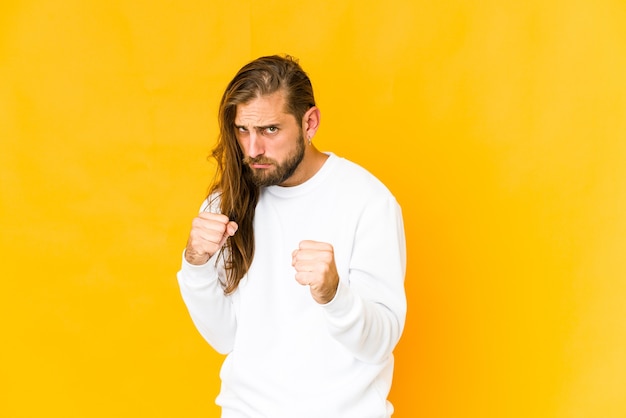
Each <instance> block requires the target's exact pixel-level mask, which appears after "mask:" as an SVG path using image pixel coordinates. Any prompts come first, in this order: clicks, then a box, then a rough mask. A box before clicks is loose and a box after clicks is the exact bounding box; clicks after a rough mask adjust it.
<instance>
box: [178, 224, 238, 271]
mask: <svg viewBox="0 0 626 418" xmlns="http://www.w3.org/2000/svg"><path fill="white" fill-rule="evenodd" d="M237 228H238V225H237V224H236V223H235V222H233V221H230V220H229V219H228V216H225V215H221V214H219V213H210V212H201V213H200V214H198V216H196V217H195V218H194V220H193V222H192V223H191V232H190V233H189V241H187V248H186V250H185V260H187V262H188V263H189V264H195V265H201V264H204V263H206V262H207V261H208V260H209V258H211V256H212V255H213V254H215V253H216V252H218V251H219V250H220V248H222V246H223V245H224V243H225V242H226V240H227V239H228V238H229V237H232V236H233V235H235V232H237Z"/></svg>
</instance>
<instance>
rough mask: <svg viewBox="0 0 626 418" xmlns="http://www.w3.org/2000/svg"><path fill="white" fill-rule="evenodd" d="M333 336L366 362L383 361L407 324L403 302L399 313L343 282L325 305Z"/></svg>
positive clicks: (329, 327)
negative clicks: (369, 298) (367, 298)
mask: <svg viewBox="0 0 626 418" xmlns="http://www.w3.org/2000/svg"><path fill="white" fill-rule="evenodd" d="M323 309H324V312H325V314H326V315H325V316H326V319H327V324H328V329H329V332H330V334H331V335H332V336H333V337H334V338H335V339H336V340H337V341H339V342H340V343H341V344H342V345H343V346H344V347H346V348H347V349H348V350H349V351H350V352H352V353H353V355H354V356H355V357H356V358H357V359H359V360H361V361H364V362H368V363H377V362H381V361H384V360H385V359H386V358H387V357H388V356H389V355H391V353H392V351H393V349H394V348H395V346H396V344H397V343H398V340H399V339H400V336H401V334H402V329H403V325H404V315H405V314H404V312H405V308H404V305H403V303H402V302H400V306H398V307H397V309H396V311H395V312H394V310H392V308H391V307H389V306H386V305H384V304H382V303H378V302H373V301H368V300H365V299H364V298H362V297H361V296H360V295H358V294H357V293H356V292H354V291H353V290H352V289H351V288H350V287H349V286H348V285H346V284H344V283H341V284H340V285H339V288H338V289H337V295H336V297H335V299H333V300H332V301H331V302H330V303H328V304H326V305H323Z"/></svg>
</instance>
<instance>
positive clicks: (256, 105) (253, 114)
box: [235, 90, 291, 126]
mask: <svg viewBox="0 0 626 418" xmlns="http://www.w3.org/2000/svg"><path fill="white" fill-rule="evenodd" d="M289 116H291V115H290V114H289V113H287V106H286V99H285V94H284V93H283V91H282V90H279V91H277V92H275V93H272V94H267V95H264V96H259V97H255V98H254V99H252V100H250V101H249V102H246V103H241V104H238V105H237V114H236V115H235V124H236V125H241V126H243V125H254V126H260V125H265V124H267V123H271V122H279V121H283V120H284V119H286V118H287V117H289Z"/></svg>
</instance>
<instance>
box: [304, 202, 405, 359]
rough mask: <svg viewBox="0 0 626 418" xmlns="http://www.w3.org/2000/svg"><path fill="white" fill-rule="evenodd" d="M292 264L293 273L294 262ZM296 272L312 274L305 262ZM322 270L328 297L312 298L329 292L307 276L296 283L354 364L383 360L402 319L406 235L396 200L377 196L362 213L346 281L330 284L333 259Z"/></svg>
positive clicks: (401, 323) (390, 348)
mask: <svg viewBox="0 0 626 418" xmlns="http://www.w3.org/2000/svg"><path fill="white" fill-rule="evenodd" d="M299 251H301V250H299ZM297 256H298V254H297V253H296V257H297ZM326 258H328V257H326ZM295 264H296V270H297V271H298V270H299V268H298V265H297V264H298V263H297V261H296V262H295ZM300 269H301V270H312V268H310V266H309V268H307V267H306V264H302V265H300ZM325 271H327V272H330V275H329V276H327V278H328V280H327V283H328V284H329V286H330V287H331V289H332V292H331V293H330V294H331V298H330V299H326V300H324V299H322V298H321V297H319V298H316V291H319V292H317V293H318V294H317V296H320V295H322V294H324V293H326V294H328V292H327V291H326V292H322V289H324V286H323V285H319V284H318V283H317V282H316V281H315V280H314V279H311V277H310V276H306V275H305V276H301V278H300V279H298V281H299V282H300V283H301V284H308V285H309V286H310V287H311V293H312V295H313V297H314V298H315V299H316V300H317V301H318V303H321V306H322V308H323V310H324V312H325V316H326V319H327V323H328V328H329V332H330V333H331V335H332V336H333V337H334V338H335V339H336V340H337V341H339V342H340V343H341V344H342V345H343V346H344V347H346V348H347V349H348V350H350V352H352V353H353V354H354V356H355V357H356V358H358V359H359V360H362V361H366V362H380V361H384V360H385V359H386V358H387V357H388V356H389V355H390V354H391V353H392V351H393V349H394V347H395V346H396V344H397V342H398V340H399V339H400V336H401V334H402V330H403V328H404V321H405V317H406V295H405V292H404V276H405V271H406V248H405V236H404V226H403V222H402V214H401V210H400V207H399V206H398V204H397V202H396V201H395V199H393V198H392V197H390V198H389V199H384V198H383V199H380V198H378V199H377V200H376V201H374V202H372V203H371V204H370V205H368V206H367V207H366V209H365V211H364V212H363V214H362V216H361V218H360V219H359V226H358V229H357V232H356V235H355V240H354V243H353V252H352V257H351V261H350V273H349V277H348V278H347V280H345V278H344V280H342V281H341V282H339V283H337V282H336V281H333V280H332V275H333V274H335V275H336V269H335V266H334V260H332V263H331V266H330V268H327V269H326V270H325ZM337 279H338V278H337Z"/></svg>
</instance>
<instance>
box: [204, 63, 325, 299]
mask: <svg viewBox="0 0 626 418" xmlns="http://www.w3.org/2000/svg"><path fill="white" fill-rule="evenodd" d="M277 91H282V92H283V94H284V95H285V103H286V107H287V108H286V109H284V110H285V111H286V112H287V113H289V114H292V115H293V116H294V117H295V118H296V121H297V122H298V123H301V121H302V118H303V117H304V115H305V113H306V112H307V110H309V109H310V108H311V107H313V106H315V98H314V96H313V86H312V84H311V80H310V79H309V77H308V75H307V74H306V73H305V72H304V70H303V69H302V67H300V65H299V63H298V60H297V59H295V58H293V57H291V56H289V55H285V56H279V55H272V56H266V57H261V58H258V59H256V60H254V61H251V62H250V63H248V64H246V65H245V66H243V67H242V68H241V69H240V70H239V72H238V73H237V74H236V75H235V77H234V78H233V79H232V80H231V82H230V83H229V84H228V86H227V87H226V90H225V91H224V94H223V96H222V100H221V102H220V107H219V114H218V120H219V137H218V141H217V145H216V146H215V148H214V149H213V151H212V154H211V155H212V157H213V158H214V159H215V160H216V162H217V171H216V176H215V181H214V182H213V184H212V185H211V187H210V189H209V196H219V199H220V210H221V213H223V214H224V215H227V216H228V217H229V218H230V219H231V220H234V221H235V222H237V224H238V226H239V228H238V230H237V233H236V234H235V235H234V236H232V237H230V238H229V239H228V240H227V242H226V244H225V245H224V247H222V249H221V250H220V254H219V257H218V259H219V258H223V259H224V264H225V269H226V283H224V293H226V294H230V293H232V292H234V291H235V290H236V289H237V286H238V285H239V282H240V281H241V279H242V278H243V276H244V275H245V274H246V273H247V272H248V269H249V268H250V265H251V264H252V259H253V258H254V230H253V221H254V213H255V210H256V204H257V202H258V199H259V186H257V185H255V184H254V182H253V181H252V178H251V172H250V168H249V167H248V166H247V165H246V164H244V163H243V159H244V157H245V155H243V152H242V150H241V147H240V146H239V143H238V141H237V133H236V128H235V118H236V116H237V106H238V105H240V104H246V103H248V102H250V101H251V100H253V99H255V98H258V97H262V96H266V95H270V94H273V93H275V92H277Z"/></svg>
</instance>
